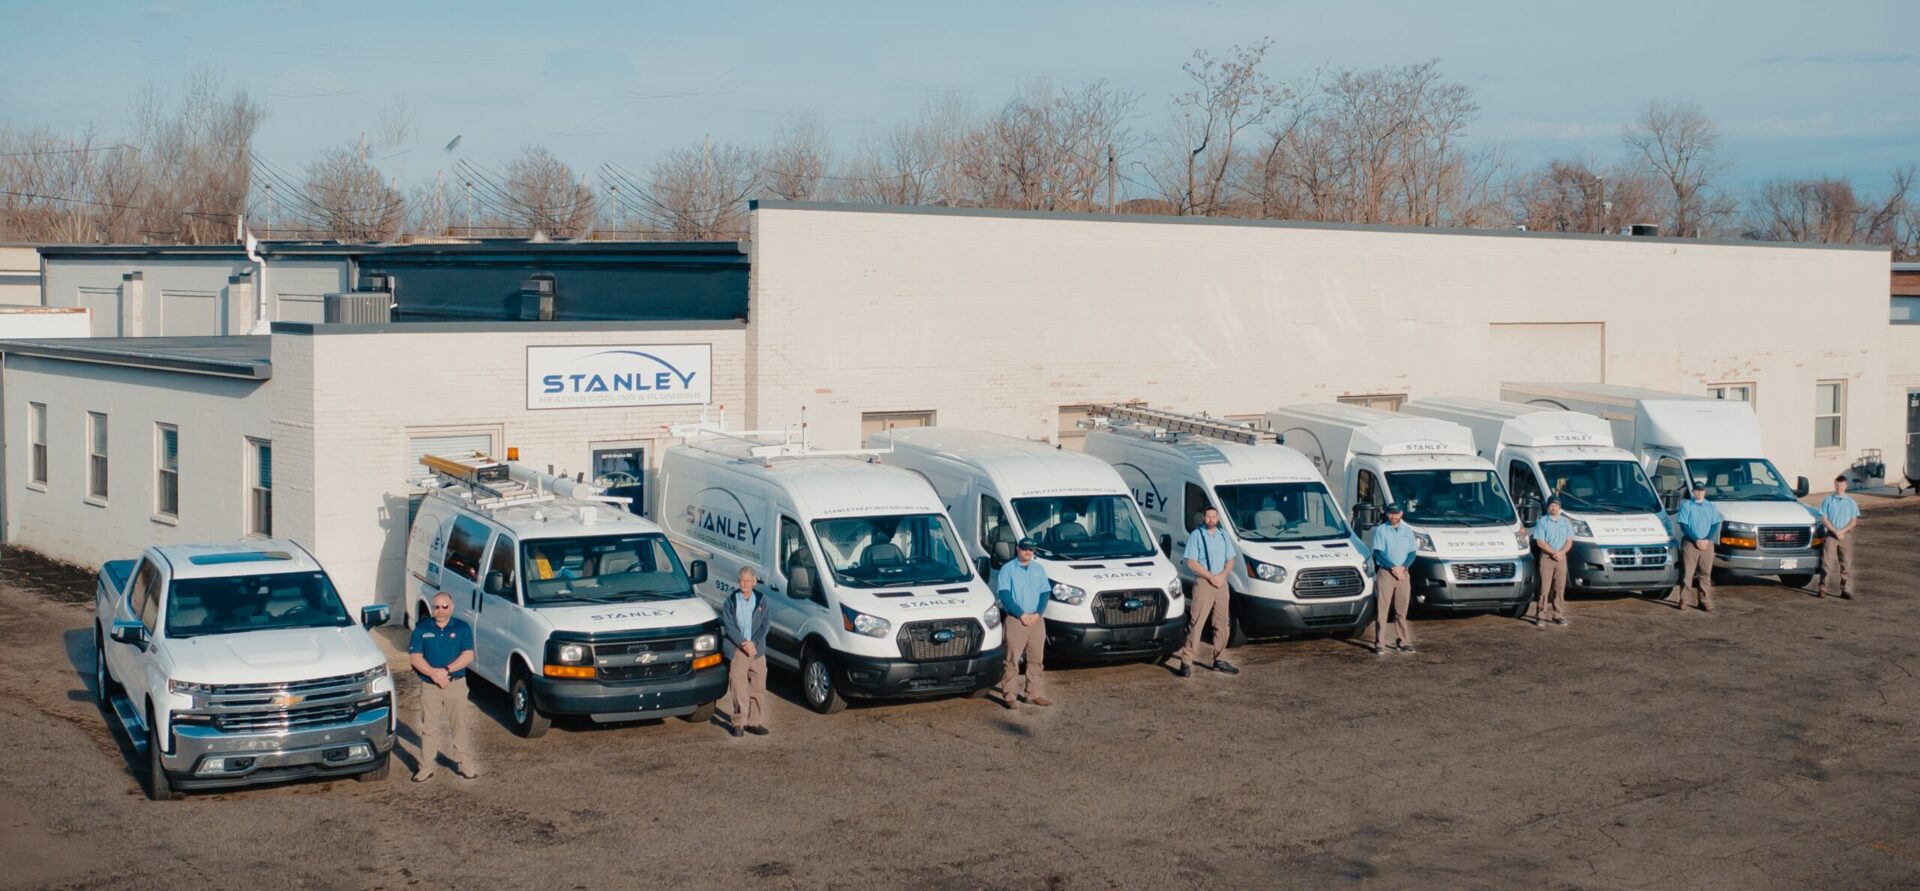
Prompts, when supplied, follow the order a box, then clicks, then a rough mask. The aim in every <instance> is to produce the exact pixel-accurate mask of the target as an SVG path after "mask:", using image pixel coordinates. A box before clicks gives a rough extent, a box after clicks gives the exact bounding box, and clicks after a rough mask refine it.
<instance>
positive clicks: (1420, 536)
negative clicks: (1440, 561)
mask: <svg viewBox="0 0 1920 891" xmlns="http://www.w3.org/2000/svg"><path fill="white" fill-rule="evenodd" d="M1520 534H1521V535H1522V536H1524V535H1526V533H1525V532H1522V533H1520ZM1413 547H1414V549H1415V550H1417V551H1419V552H1420V553H1422V554H1431V553H1433V536H1431V535H1428V534H1426V533H1425V532H1415V533H1414V534H1413Z"/></svg>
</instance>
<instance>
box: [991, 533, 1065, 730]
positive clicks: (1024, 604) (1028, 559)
mask: <svg viewBox="0 0 1920 891" xmlns="http://www.w3.org/2000/svg"><path fill="white" fill-rule="evenodd" d="M1033 547H1034V546H1033V539H1031V538H1022V539H1020V540H1019V541H1018V542H1016V543H1015V544H1014V553H1015V556H1014V558H1013V560H1012V561H1010V562H1008V563H1007V564H1006V565H1005V566H1002V567H1000V573H999V574H998V575H997V576H995V577H994V580H993V593H994V595H995V596H996V597H997V598H998V599H999V601H1000V615H1001V618H1000V627H1001V628H1002V629H1003V631H1002V633H1004V634H1005V635H1006V636H1007V642H1006V643H1007V661H1006V665H1005V667H1004V668H1003V669H1002V670H1001V673H1000V706H1001V707H1002V708H1005V709H1008V710H1009V711H1011V710H1012V709H1015V708H1018V707H1019V701H1020V688H1021V683H1020V659H1021V657H1022V656H1024V657H1026V662H1027V675H1026V678H1027V682H1026V685H1025V686H1026V693H1027V702H1028V703H1029V704H1031V705H1038V706H1048V705H1052V704H1053V700H1051V699H1048V698H1047V697H1045V696H1043V695H1041V694H1042V692H1043V688H1042V686H1041V685H1042V683H1043V681H1044V680H1045V675H1046V670H1047V669H1046V662H1047V620H1046V617H1045V616H1044V615H1043V614H1044V613H1045V612H1046V611H1047V597H1048V596H1049V595H1051V594H1052V593H1053V583H1052V582H1050V581H1048V580H1047V570H1046V568H1045V567H1043V566H1041V565H1040V564H1039V563H1037V562H1035V561H1034V559H1033Z"/></svg>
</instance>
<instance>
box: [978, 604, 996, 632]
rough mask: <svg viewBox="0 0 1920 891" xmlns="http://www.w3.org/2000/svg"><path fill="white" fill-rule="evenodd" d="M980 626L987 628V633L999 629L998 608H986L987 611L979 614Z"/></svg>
mask: <svg viewBox="0 0 1920 891" xmlns="http://www.w3.org/2000/svg"><path fill="white" fill-rule="evenodd" d="M980 624H982V625H985V626H987V630H989V631H991V630H993V629H995V628H998V627H1000V608H999V607H997V606H990V607H987V611H986V612H984V613H981V614H980Z"/></svg>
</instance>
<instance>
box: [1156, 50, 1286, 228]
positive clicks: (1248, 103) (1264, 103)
mask: <svg viewBox="0 0 1920 891" xmlns="http://www.w3.org/2000/svg"><path fill="white" fill-rule="evenodd" d="M1272 46H1273V41H1272V40H1271V39H1264V38H1263V39H1262V40H1260V41H1259V42H1258V43H1254V44H1252V45H1250V46H1235V47H1233V48H1231V49H1229V50H1228V51H1227V55H1226V57H1225V58H1216V57H1214V56H1213V55H1212V54H1211V53H1208V52H1207V51H1205V50H1199V51H1196V52H1195V53H1194V54H1193V59H1192V60H1191V61H1189V62H1187V63H1186V64H1185V65H1183V66H1181V68H1182V70H1184V71H1185V72H1186V73H1187V78H1188V80H1190V81H1192V83H1193V88H1192V89H1191V90H1189V91H1187V92H1185V93H1182V94H1180V95H1179V96H1178V97H1176V98H1175V99H1174V101H1173V122H1172V125H1171V126H1170V128H1169V129H1168V131H1167V132H1166V133H1165V134H1164V135H1163V136H1162V137H1161V148H1162V151H1163V152H1164V153H1165V155H1166V156H1165V157H1164V158H1163V159H1162V161H1161V163H1160V164H1159V165H1158V166H1157V167H1156V168H1155V169H1154V170H1153V171H1152V175H1153V180H1154V183H1155V184H1156V186H1157V188H1158V190H1159V192H1160V195H1161V197H1162V198H1165V199H1166V200H1167V201H1168V202H1170V203H1172V204H1173V205H1174V206H1175V207H1177V208H1179V209H1180V213H1181V214H1185V215H1203V216H1204V215H1214V214H1224V213H1227V212H1229V211H1230V207H1229V204H1230V201H1231V198H1232V195H1231V194H1230V191H1229V179H1228V177H1229V175H1230V174H1231V173H1232V172H1233V170H1234V165H1235V163H1236V162H1237V161H1238V160H1239V156H1238V155H1237V154H1236V152H1237V151H1239V149H1240V147H1239V145H1238V144H1237V143H1238V142H1239V140H1240V138H1241V135H1242V134H1243V133H1245V132H1246V131H1247V130H1249V129H1251V128H1253V127H1257V126H1259V125H1260V124H1261V123H1262V122H1264V121H1265V120H1266V119H1267V116H1268V115H1269V114H1271V113H1272V112H1273V110H1274V108H1275V107H1276V106H1278V105H1280V104H1282V103H1283V102H1286V101H1287V100H1288V99H1289V98H1290V95H1291V94H1290V93H1289V91H1288V90H1287V89H1286V88H1284V87H1281V86H1277V85H1275V84H1274V83H1273V82H1272V81H1270V80H1268V79H1267V76H1266V74H1264V73H1263V72H1261V70H1260V64H1261V62H1262V61H1263V60H1264V59H1265V58H1266V54H1267V50H1268V49H1269V48H1271V47H1272Z"/></svg>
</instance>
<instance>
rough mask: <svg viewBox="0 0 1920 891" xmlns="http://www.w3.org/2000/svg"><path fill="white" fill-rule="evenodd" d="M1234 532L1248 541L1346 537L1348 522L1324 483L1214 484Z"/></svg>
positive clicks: (1310, 539)
mask: <svg viewBox="0 0 1920 891" xmlns="http://www.w3.org/2000/svg"><path fill="white" fill-rule="evenodd" d="M1213 491H1214V492H1215V493H1216V494H1218V495H1219V496H1220V507H1221V508H1222V509H1223V510H1225V511H1226V512H1227V519H1228V520H1229V521H1230V522H1232V523H1233V529H1234V531H1235V532H1238V533H1240V537H1241V538H1244V539H1246V540H1248V541H1313V540H1315V539H1322V538H1346V537H1347V524H1346V523H1345V522H1344V521H1342V520H1341V519H1340V511H1339V509H1338V508H1337V507H1336V506H1335V505H1334V503H1333V496H1332V495H1331V494H1329V493H1328V492H1327V487H1326V485H1325V484H1322V483H1254V484H1251V485H1245V486H1215V487H1214V489H1213Z"/></svg>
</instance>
